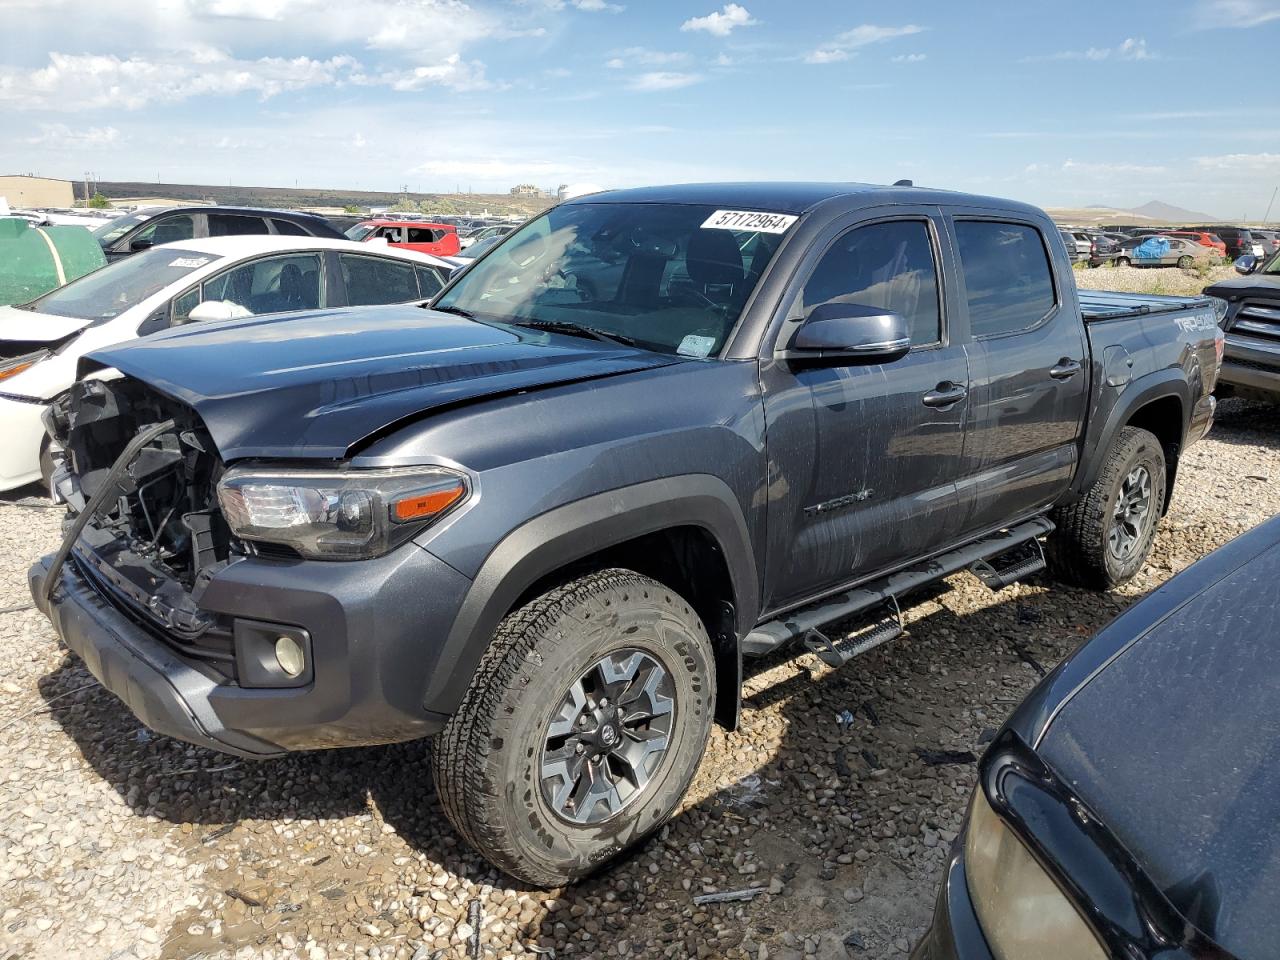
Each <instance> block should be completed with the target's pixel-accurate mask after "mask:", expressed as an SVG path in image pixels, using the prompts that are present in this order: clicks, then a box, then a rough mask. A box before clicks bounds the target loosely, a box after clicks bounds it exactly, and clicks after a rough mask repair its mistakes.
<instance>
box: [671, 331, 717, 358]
mask: <svg viewBox="0 0 1280 960" xmlns="http://www.w3.org/2000/svg"><path fill="white" fill-rule="evenodd" d="M715 345H716V338H715V337H700V336H698V335H697V334H696V333H691V334H689V335H688V336H687V337H685V338H684V339H683V340H681V341H680V346H679V347H678V348H677V350H676V353H678V354H680V356H682V357H699V358H701V357H705V356H706V355H707V354H709V353H710V352H711V348H712V347H714V346H715Z"/></svg>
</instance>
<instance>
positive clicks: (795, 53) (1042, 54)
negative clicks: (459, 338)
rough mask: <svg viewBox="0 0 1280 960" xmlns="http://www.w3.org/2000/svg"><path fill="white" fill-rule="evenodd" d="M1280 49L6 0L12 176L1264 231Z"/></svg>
mask: <svg viewBox="0 0 1280 960" xmlns="http://www.w3.org/2000/svg"><path fill="white" fill-rule="evenodd" d="M1278 41H1280V0H1165V2H1162V3H1120V2H1116V0H1108V2H1096V3H1095V2H1084V0H1077V2H1075V3H1072V4H1063V3H1058V2H1054V3H1049V2H1040V0H1024V2H1003V0H990V2H983V3H963V2H950V3H931V2H928V3H920V2H917V3H911V4H890V3H883V2H882V3H864V2H847V3H828V4H819V3H803V2H797V0H790V2H786V0H742V2H741V3H729V4H720V3H716V2H710V0H708V2H689V3H675V2H667V0H467V2H463V0H359V2H333V0H94V2H85V0H0V124H2V126H3V130H4V131H5V136H4V139H3V141H0V172H31V171H34V172H39V173H41V174H44V175H47V176H60V177H68V178H79V177H81V176H82V175H83V173H84V172H85V171H87V170H88V171H94V172H96V173H97V174H98V176H99V177H101V178H102V179H107V180H123V179H138V180H152V179H156V178H159V179H160V180H163V181H176V182H205V183H226V182H234V183H239V184H260V185H281V186H292V185H293V184H294V183H295V182H296V183H298V184H300V185H303V186H343V187H359V188H367V189H397V188H399V187H400V186H401V185H408V186H409V188H410V189H413V190H419V189H421V190H452V189H454V188H455V187H456V186H461V188H462V189H463V190H466V189H468V188H471V189H474V190H476V191H489V190H505V189H507V188H508V187H510V186H512V185H513V184H515V183H520V182H528V181H532V182H535V183H537V184H539V185H542V186H551V187H554V186H556V185H557V184H560V183H574V184H579V183H590V184H597V185H602V186H629V185H635V184H643V183H658V182H667V181H685V180H715V179H744V178H747V179H837V180H868V181H874V182H885V181H893V180H896V179H898V178H901V177H909V178H912V179H914V180H915V181H916V182H917V183H921V184H928V185H931V186H941V187H949V188H956V189H965V190H974V191H981V192H986V193H993V194H997V195H1003V196H1011V197H1015V198H1018V199H1024V200H1029V201H1032V202H1035V203H1039V204H1042V205H1055V206H1069V205H1085V204H1094V203H1106V204H1113V205H1117V206H1134V205H1137V204H1140V203H1143V202H1145V201H1147V200H1151V199H1161V200H1165V201H1167V202H1170V203H1176V204H1180V205H1182V206H1186V207H1190V208H1193V209H1199V210H1203V211H1207V212H1209V213H1213V214H1215V215H1217V216H1222V217H1233V218H1235V217H1244V216H1246V215H1247V216H1250V217H1254V218H1257V217H1260V216H1261V215H1262V212H1263V209H1264V208H1265V206H1266V204H1267V201H1268V200H1269V198H1270V196H1271V193H1272V190H1273V189H1274V188H1275V186H1276V185H1277V184H1278V183H1280V101H1277V99H1276V98H1275V97H1274V95H1273V93H1272V92H1271V91H1273V90H1274V88H1275V84H1274V81H1272V79H1271V76H1270V75H1271V72H1272V65H1273V64H1274V63H1275V62H1276V57H1275V51H1276V49H1277V42H1278ZM1278 205H1280V204H1278ZM1273 217H1280V211H1276V212H1273Z"/></svg>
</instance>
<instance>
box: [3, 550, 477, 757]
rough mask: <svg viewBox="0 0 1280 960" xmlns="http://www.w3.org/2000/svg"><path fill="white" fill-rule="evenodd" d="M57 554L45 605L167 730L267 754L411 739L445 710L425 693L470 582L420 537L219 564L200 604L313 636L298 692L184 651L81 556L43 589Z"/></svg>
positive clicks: (32, 578) (78, 647)
mask: <svg viewBox="0 0 1280 960" xmlns="http://www.w3.org/2000/svg"><path fill="white" fill-rule="evenodd" d="M48 563H49V558H47V557H46V558H45V559H44V560H43V561H41V562H40V563H37V564H36V565H35V566H33V567H32V568H31V570H30V572H29V574H28V580H29V583H30V587H31V593H32V596H33V597H34V598H35V601H36V604H37V605H38V606H39V607H40V609H41V610H42V611H43V612H44V613H45V614H46V615H47V616H48V617H49V619H50V621H52V623H53V625H54V627H55V629H56V630H57V631H58V634H59V636H61V637H62V639H63V641H64V642H65V643H66V645H67V646H68V647H69V648H71V650H72V651H73V652H75V653H76V654H78V655H79V656H80V657H81V658H82V659H83V660H84V662H85V665H86V666H87V667H88V668H89V670H90V672H91V673H93V675H94V676H95V677H96V678H97V679H98V680H99V681H100V682H101V683H102V685H103V686H104V687H105V688H106V689H107V690H109V691H111V692H112V693H114V694H115V695H116V696H117V697H119V698H120V699H121V700H122V701H124V703H125V705H126V706H128V707H129V709H130V710H132V711H133V713H134V714H135V715H136V716H137V717H138V719H139V720H141V721H142V722H143V723H144V724H146V725H147V726H148V727H150V728H151V729H153V730H155V731H157V732H158V733H163V734H166V735H168V736H172V737H176V738H177V739H179V740H184V741H187V742H188V743H195V744H199V745H201V746H205V747H210V748H212V749H214V750H219V751H222V752H224V753H230V754H234V755H236V756H241V757H252V758H262V757H269V756H274V755H277V754H280V753H284V752H287V751H294V750H312V749H321V748H328V747H347V746H360V745H368V744H378V743H393V742H397V741H402V740H412V739H416V738H418V737H423V736H429V735H431V734H433V733H436V732H438V731H439V730H440V729H441V728H442V727H443V725H444V721H445V720H446V719H447V718H446V717H444V716H442V715H440V714H437V713H433V712H431V711H429V710H427V709H426V708H425V707H424V706H423V703H422V697H423V691H424V690H425V689H426V685H427V680H428V677H429V675H430V671H431V670H433V669H434V668H435V667H436V666H437V664H436V662H435V661H436V655H437V654H438V653H439V650H440V647H441V646H442V644H443V642H444V639H445V637H446V636H447V635H448V630H449V627H450V625H451V624H452V622H453V617H454V616H455V615H456V611H457V609H458V607H459V606H460V605H461V603H462V598H463V596H464V595H465V593H466V590H467V588H468V587H469V586H470V581H469V580H467V579H466V578H465V577H463V576H462V575H461V574H460V573H458V572H457V571H455V570H454V569H453V568H452V567H449V566H448V565H447V564H445V563H443V562H442V561H440V560H438V559H436V558H435V557H434V556H432V555H431V554H430V553H428V552H427V551H425V550H423V549H422V548H421V547H418V546H417V545H415V544H406V545H405V546H404V547H401V548H400V549H398V550H395V551H392V552H391V553H390V554H388V555H387V556H385V557H381V558H378V559H376V560H368V561H359V562H329V563H325V562H319V561H293V562H286V561H267V560H256V559H251V558H245V559H243V560H240V561H237V562H235V563H232V564H230V565H229V566H227V567H226V568H224V569H223V570H221V571H219V573H218V574H217V575H216V576H215V577H214V578H213V580H212V581H211V582H210V584H209V586H208V588H207V589H206V590H205V592H204V594H203V596H202V597H201V607H202V608H203V609H206V610H209V611H210V612H213V613H218V614H225V615H227V616H228V617H233V618H243V619H249V620H258V621H266V622H269V623H279V624H282V625H288V626H295V627H301V628H302V629H305V630H306V631H307V632H308V634H309V635H310V638H311V653H312V663H311V666H312V680H311V682H310V683H308V684H306V685H305V686H301V687H291V688H276V687H270V688H250V687H241V686H239V685H237V684H236V683H234V682H232V681H229V680H227V679H226V678H225V677H224V676H223V675H222V674H220V673H219V672H218V671H216V670H214V669H212V668H211V667H210V666H209V665H208V663H207V662H204V661H202V660H201V659H199V658H196V657H190V656H187V655H185V654H183V653H182V652H181V651H179V650H177V649H175V647H174V646H173V645H172V644H170V643H168V642H166V639H165V638H164V636H162V635H160V634H159V633H158V632H157V631H156V628H155V627H154V626H152V625H144V624H143V623H142V622H140V621H139V620H138V619H137V618H136V616H135V615H133V614H131V613H129V612H127V611H128V608H127V607H126V606H124V605H123V604H119V603H117V602H116V601H115V599H114V598H113V597H111V596H110V594H109V591H108V590H107V589H105V588H103V587H101V586H100V585H99V584H97V583H96V582H95V581H94V580H92V579H90V578H89V577H88V576H87V575H86V574H85V572H84V571H83V570H81V569H80V567H79V566H78V561H75V560H73V559H70V558H69V559H68V561H67V563H66V564H64V566H63V568H62V571H61V575H60V578H59V580H60V582H59V583H58V586H57V588H56V589H55V591H54V593H53V596H52V598H51V599H46V598H45V580H46V576H47V573H48ZM468 680H469V678H465V677H464V678H459V681H458V682H460V683H463V684H465V683H466V682H467V681H468Z"/></svg>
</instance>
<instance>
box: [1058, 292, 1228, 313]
mask: <svg viewBox="0 0 1280 960" xmlns="http://www.w3.org/2000/svg"><path fill="white" fill-rule="evenodd" d="M1078 292H1079V295H1080V312H1081V313H1082V314H1084V318H1085V320H1086V321H1094V320H1115V319H1116V318H1118V317H1133V316H1138V315H1140V314H1148V313H1173V312H1176V311H1179V310H1203V309H1205V308H1206V307H1208V306H1209V305H1210V304H1209V298H1208V297H1167V296H1159V295H1156V294H1152V293H1120V292H1119V291H1116V290H1080V291H1078Z"/></svg>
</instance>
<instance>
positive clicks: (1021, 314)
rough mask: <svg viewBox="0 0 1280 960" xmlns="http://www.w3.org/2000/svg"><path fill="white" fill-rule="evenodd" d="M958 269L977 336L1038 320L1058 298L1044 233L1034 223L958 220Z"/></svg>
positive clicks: (1015, 329)
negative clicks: (1030, 224) (962, 277)
mask: <svg viewBox="0 0 1280 960" xmlns="http://www.w3.org/2000/svg"><path fill="white" fill-rule="evenodd" d="M956 239H957V240H958V241H959V244H960V269H961V271H962V272H963V273H964V283H965V287H966V291H967V296H968V301H969V329H970V331H971V332H972V334H973V336H974V337H995V336H1000V335H1001V334H1006V333H1018V332H1020V331H1023V330H1030V329H1031V328H1032V327H1035V326H1038V325H1039V324H1040V322H1041V321H1042V320H1044V319H1045V317H1047V316H1048V315H1049V311H1050V310H1052V309H1053V306H1054V304H1055V303H1056V302H1057V300H1056V297H1055V295H1054V290H1053V272H1052V269H1051V268H1050V266H1049V254H1048V252H1047V251H1046V250H1045V245H1044V239H1043V238H1042V237H1041V236H1040V231H1039V230H1037V229H1036V228H1035V227H1031V226H1027V225H1026V224H1021V223H996V222H993V221H987V220H958V221H956Z"/></svg>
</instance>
